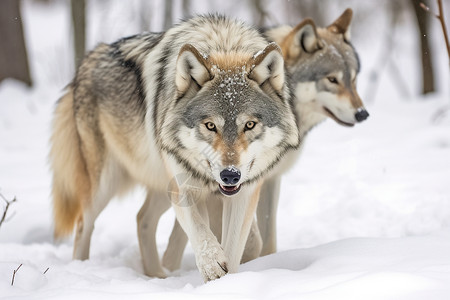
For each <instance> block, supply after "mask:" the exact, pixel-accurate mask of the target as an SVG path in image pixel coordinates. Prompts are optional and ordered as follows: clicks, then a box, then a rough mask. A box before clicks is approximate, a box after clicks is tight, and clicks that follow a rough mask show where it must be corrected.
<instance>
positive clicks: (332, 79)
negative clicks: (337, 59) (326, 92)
mask: <svg viewBox="0 0 450 300" xmlns="http://www.w3.org/2000/svg"><path fill="white" fill-rule="evenodd" d="M327 79H328V81H329V82H331V83H334V84H338V81H337V79H336V77H333V76H330V77H327Z"/></svg>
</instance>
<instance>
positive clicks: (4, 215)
mask: <svg viewBox="0 0 450 300" xmlns="http://www.w3.org/2000/svg"><path fill="white" fill-rule="evenodd" d="M0 197H1V198H2V199H3V200H4V201H5V202H6V207H5V211H4V212H3V215H2V218H1V219H0V227H1V226H2V224H3V222H4V221H5V219H6V214H7V213H8V209H9V206H10V205H11V204H12V203H14V202H17V199H16V197H14V199H12V200H11V201H8V200H7V199H6V198H5V196H3V195H2V194H1V193H0Z"/></svg>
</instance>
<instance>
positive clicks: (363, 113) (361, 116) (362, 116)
mask: <svg viewBox="0 0 450 300" xmlns="http://www.w3.org/2000/svg"><path fill="white" fill-rule="evenodd" d="M368 117H369V113H368V112H367V110H365V109H359V110H358V112H357V113H356V114H355V119H356V121H358V122H362V121H364V120H365V119H367V118H368Z"/></svg>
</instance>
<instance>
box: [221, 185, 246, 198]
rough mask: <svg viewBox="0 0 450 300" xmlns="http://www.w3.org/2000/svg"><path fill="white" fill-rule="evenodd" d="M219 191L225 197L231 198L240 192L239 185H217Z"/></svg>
mask: <svg viewBox="0 0 450 300" xmlns="http://www.w3.org/2000/svg"><path fill="white" fill-rule="evenodd" d="M219 190H220V192H221V193H222V194H224V195H225V196H233V195H235V194H237V193H238V192H239V191H240V190H241V185H240V184H237V185H221V184H219Z"/></svg>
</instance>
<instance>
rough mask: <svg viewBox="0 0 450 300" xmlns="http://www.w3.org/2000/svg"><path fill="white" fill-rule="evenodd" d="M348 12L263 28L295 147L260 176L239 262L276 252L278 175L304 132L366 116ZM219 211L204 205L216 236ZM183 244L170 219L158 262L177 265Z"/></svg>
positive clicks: (214, 204)
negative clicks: (277, 63) (283, 86)
mask: <svg viewBox="0 0 450 300" xmlns="http://www.w3.org/2000/svg"><path fill="white" fill-rule="evenodd" d="M352 16H353V11H352V10H351V9H346V10H345V11H344V12H343V13H342V14H341V16H339V17H338V18H337V19H336V20H335V21H334V22H333V23H332V24H331V25H329V26H327V27H326V28H318V27H316V25H315V23H314V21H313V20H312V19H309V18H308V19H305V20H303V21H302V22H300V23H299V24H298V25H297V26H295V27H291V26H287V25H285V26H279V27H275V28H271V29H269V30H267V31H265V32H264V34H265V35H266V37H267V38H268V40H269V41H274V42H276V43H278V44H279V45H280V47H281V49H282V52H283V57H284V60H285V62H286V66H287V69H288V74H289V77H290V80H291V83H292V86H293V88H294V93H295V112H296V115H297V118H298V120H299V123H298V125H299V131H300V136H301V139H300V140H301V145H300V147H299V148H298V150H296V151H294V152H293V153H290V154H289V156H290V158H288V159H285V160H283V162H282V163H281V164H280V165H278V168H277V171H275V172H274V173H272V175H271V176H269V177H268V178H266V179H265V180H264V184H263V185H262V189H261V192H260V200H259V203H258V208H257V224H256V223H254V224H253V225H252V231H251V232H250V236H249V240H248V242H247V245H246V248H245V252H244V256H243V258H242V261H243V262H246V261H248V260H251V259H254V258H256V257H258V256H260V255H261V256H263V255H268V254H271V253H274V252H276V212H277V206H278V199H279V191H280V183H281V175H282V174H283V173H284V172H285V171H286V170H287V169H289V166H290V165H292V164H293V163H294V162H295V161H296V160H297V159H298V156H299V155H300V153H301V148H302V145H303V143H304V140H305V137H306V136H307V134H308V133H309V132H310V130H311V129H312V128H313V127H315V126H316V125H318V124H319V123H321V122H322V121H324V120H325V119H327V118H331V119H333V120H334V121H336V122H337V123H338V124H340V125H343V126H347V127H351V126H354V124H356V123H359V122H362V121H364V120H366V119H367V118H368V117H369V113H368V112H367V110H366V109H365V107H364V105H363V103H362V101H361V98H360V97H359V95H358V92H357V90H356V79H357V74H358V72H359V69H360V62H359V58H358V54H357V52H356V51H355V49H354V47H353V46H352V44H351V42H350V23H351V19H352ZM220 209H221V202H220V201H215V202H210V203H209V212H210V214H214V217H213V218H211V220H213V221H215V222H214V223H211V228H212V229H213V231H214V232H215V234H216V236H217V237H218V239H219V240H220V235H221V233H220V225H221V223H220V220H221V219H220V218H221V214H220V213H218V212H220ZM261 238H262V240H261ZM186 242H187V238H186V237H185V235H184V233H183V231H182V229H181V227H180V226H179V224H178V223H177V222H176V223H175V226H174V229H173V231H172V234H171V237H170V239H169V244H168V247H167V250H166V252H165V253H164V256H163V265H164V266H165V267H166V268H167V269H169V270H175V269H177V268H179V266H180V263H181V257H182V254H183V250H184V247H185V244H186Z"/></svg>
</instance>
